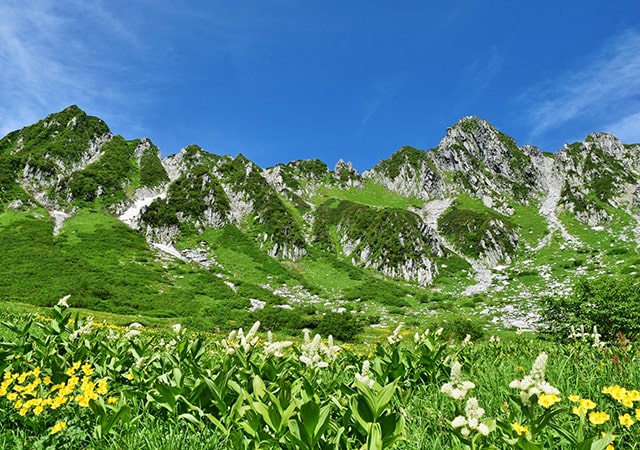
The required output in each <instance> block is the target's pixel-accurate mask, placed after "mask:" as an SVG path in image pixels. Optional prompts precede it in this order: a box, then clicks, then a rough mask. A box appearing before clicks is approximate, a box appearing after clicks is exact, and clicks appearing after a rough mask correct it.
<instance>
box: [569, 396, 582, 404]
mask: <svg viewBox="0 0 640 450" xmlns="http://www.w3.org/2000/svg"><path fill="white" fill-rule="evenodd" d="M568 398H569V401H570V402H573V403H578V402H579V401H580V396H579V395H575V394H574V395H570V396H569V397H568Z"/></svg>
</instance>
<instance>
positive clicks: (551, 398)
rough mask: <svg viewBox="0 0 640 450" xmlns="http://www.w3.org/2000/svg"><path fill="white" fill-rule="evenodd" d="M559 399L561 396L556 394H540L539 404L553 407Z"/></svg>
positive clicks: (544, 406)
mask: <svg viewBox="0 0 640 450" xmlns="http://www.w3.org/2000/svg"><path fill="white" fill-rule="evenodd" d="M559 401H560V397H558V396H557V395H556V394H540V396H539V397H538V404H539V405H540V406H542V407H543V408H546V409H549V408H551V407H552V406H553V405H554V404H556V403H558V402H559Z"/></svg>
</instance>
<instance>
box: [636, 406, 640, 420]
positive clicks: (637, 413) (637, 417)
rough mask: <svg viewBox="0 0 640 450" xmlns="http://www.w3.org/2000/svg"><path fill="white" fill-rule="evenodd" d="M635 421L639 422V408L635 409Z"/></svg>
mask: <svg viewBox="0 0 640 450" xmlns="http://www.w3.org/2000/svg"><path fill="white" fill-rule="evenodd" d="M636 420H640V408H637V409H636Z"/></svg>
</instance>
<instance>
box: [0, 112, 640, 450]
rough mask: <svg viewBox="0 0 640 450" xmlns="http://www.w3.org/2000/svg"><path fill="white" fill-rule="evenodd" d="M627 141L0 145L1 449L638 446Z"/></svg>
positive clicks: (106, 136) (99, 125)
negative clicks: (363, 149) (278, 147)
mask: <svg viewBox="0 0 640 450" xmlns="http://www.w3.org/2000/svg"><path fill="white" fill-rule="evenodd" d="M639 246H640V144H633V143H622V142H620V140H618V139H617V138H616V137H615V136H613V135H611V134H608V133H599V132H594V133H591V134H589V135H588V136H586V137H585V138H584V140H583V141H582V142H574V143H567V144H565V145H564V148H563V149H561V150H559V151H558V152H557V153H545V152H541V151H540V150H539V149H538V148H536V147H534V146H530V145H525V146H520V145H519V144H518V143H517V142H516V141H515V140H514V139H513V138H511V137H510V136H509V135H507V134H505V133H504V132H503V131H501V130H498V129H496V128H495V127H494V126H493V125H491V124H490V123H489V122H487V121H486V120H483V119H480V118H478V117H465V118H462V119H460V120H459V121H458V122H457V123H455V124H453V125H452V126H451V127H450V128H448V129H447V130H446V131H445V133H444V137H443V138H442V140H441V141H440V143H439V144H438V145H437V146H436V147H434V148H431V149H428V150H421V149H417V148H413V147H408V146H405V147H402V148H400V149H398V150H397V151H396V152H395V153H393V154H391V155H390V156H389V158H388V159H384V160H381V161H380V162H379V163H378V164H377V165H375V166H374V167H372V168H370V169H368V170H366V171H364V172H362V173H359V172H358V171H357V170H356V169H355V168H354V167H353V165H352V164H351V163H349V162H345V161H342V160H339V161H338V162H337V163H336V164H335V166H334V167H333V168H330V167H329V166H327V164H326V163H325V162H323V161H321V160H320V159H310V160H297V161H291V162H287V163H282V164H277V165H275V166H273V167H268V168H263V167H259V166H258V165H257V164H255V163H254V162H252V161H251V160H250V159H248V158H246V157H245V156H243V155H242V154H238V155H236V156H230V155H216V154H212V153H209V152H207V151H206V150H205V149H203V148H200V147H199V146H197V145H189V146H187V147H185V148H183V149H182V150H180V152H179V153H177V154H173V155H170V156H167V157H164V158H163V157H162V156H161V154H160V151H159V149H158V148H157V147H156V145H154V143H153V142H152V140H151V139H149V138H140V139H135V140H127V139H125V138H124V137H122V136H120V135H117V134H114V133H113V132H112V131H111V130H110V128H109V126H108V125H107V124H106V123H105V122H104V121H103V120H101V119H100V118H98V117H93V116H91V115H88V114H87V113H85V112H84V111H82V110H81V109H80V108H79V107H77V106H70V107H68V108H66V109H64V110H62V111H60V112H57V113H53V114H50V115H48V116H47V117H45V118H44V119H42V120H40V121H39V122H37V123H35V124H33V125H29V126H26V127H24V128H22V129H20V130H16V131H13V132H11V133H9V134H8V135H6V136H5V137H4V138H2V139H1V140H0V255H1V256H0V264H1V266H2V271H0V312H1V313H2V321H1V325H2V326H1V328H0V371H2V376H1V377H0V412H1V414H2V417H3V418H4V420H3V421H2V422H1V423H0V447H1V448H7V449H8V448H16V449H20V448H22V449H56V448H73V449H76V448H77V449H89V448H90V449H121V448H138V449H140V450H143V449H339V450H342V449H366V450H373V449H387V448H394V449H511V448H513V449H522V450H532V449H543V448H550V449H579V450H586V449H591V450H610V449H614V448H621V449H622V448H625V449H637V448H640V424H639V423H638V422H640V349H639V347H638V339H640V273H639V271H640V253H639V252H638V248H639Z"/></svg>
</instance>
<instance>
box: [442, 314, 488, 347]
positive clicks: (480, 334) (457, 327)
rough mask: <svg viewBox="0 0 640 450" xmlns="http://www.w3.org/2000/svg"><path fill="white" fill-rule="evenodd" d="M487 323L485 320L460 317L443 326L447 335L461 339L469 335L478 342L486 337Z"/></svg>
mask: <svg viewBox="0 0 640 450" xmlns="http://www.w3.org/2000/svg"><path fill="white" fill-rule="evenodd" d="M485 324H486V322H485V321H483V320H478V319H471V318H458V319H454V320H453V321H450V322H447V323H445V324H443V326H442V328H443V329H444V331H443V334H444V335H445V336H448V337H451V338H455V339H457V340H459V341H461V340H463V339H465V338H466V337H467V336H469V337H470V338H471V340H472V341H473V342H477V341H479V340H481V339H482V338H484V335H485V331H484V326H485Z"/></svg>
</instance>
